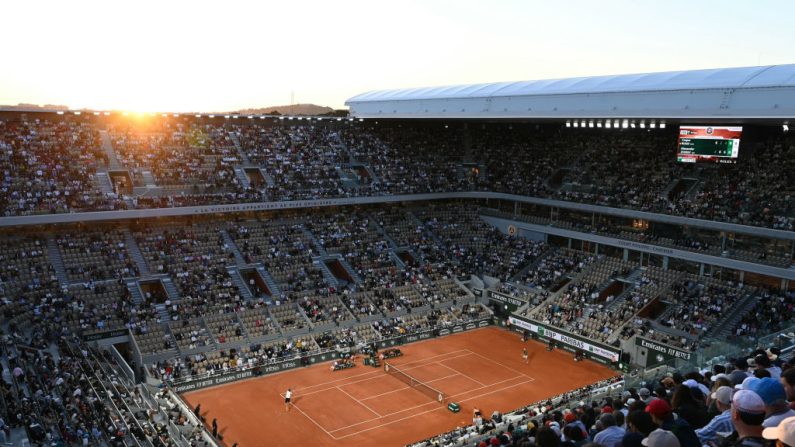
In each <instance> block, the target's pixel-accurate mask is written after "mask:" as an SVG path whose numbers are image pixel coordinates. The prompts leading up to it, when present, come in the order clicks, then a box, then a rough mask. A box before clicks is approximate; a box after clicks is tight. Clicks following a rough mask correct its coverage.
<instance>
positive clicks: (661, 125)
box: [660, 121, 665, 129]
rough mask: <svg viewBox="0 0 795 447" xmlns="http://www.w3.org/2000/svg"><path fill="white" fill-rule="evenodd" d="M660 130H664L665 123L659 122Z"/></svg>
mask: <svg viewBox="0 0 795 447" xmlns="http://www.w3.org/2000/svg"><path fill="white" fill-rule="evenodd" d="M660 129H665V121H662V122H660Z"/></svg>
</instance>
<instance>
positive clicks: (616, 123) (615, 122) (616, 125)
mask: <svg viewBox="0 0 795 447" xmlns="http://www.w3.org/2000/svg"><path fill="white" fill-rule="evenodd" d="M613 127H615V128H616V129H618V120H615V121H613Z"/></svg>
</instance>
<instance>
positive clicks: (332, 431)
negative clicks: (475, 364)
mask: <svg viewBox="0 0 795 447" xmlns="http://www.w3.org/2000/svg"><path fill="white" fill-rule="evenodd" d="M521 378H522V376H516V377H511V378H510V379H505V380H501V381H499V382H496V383H493V384H491V385H488V386H484V387H480V388H473V389H471V390H467V391H464V392H461V393H458V394H454V395H452V396H448V399H452V398H454V397H456V396H463V395H464V394H467V393H471V392H472V391H477V390H482V389H483V388H488V387H491V386H494V385H498V384H500V383H505V382H509V381H511V380H516V379H521ZM533 380H535V379H531V380H526V381H525V382H532V381H533ZM525 382H522V383H525ZM512 386H515V385H512ZM431 404H434V405H436V402H426V403H424V404H420V405H415V406H413V407H407V408H404V409H402V410H400V411H395V412H392V413H389V414H385V415H384V416H382V417H383V418H386V417H389V416H393V415H396V414H400V413H405V412H407V411H409V410H414V409H415V408H422V407H426V406H428V405H431ZM426 413H427V412H426ZM419 414H425V413H419ZM375 420H377V418H376V419H368V420H366V421H362V422H357V423H355V424H351V425H348V426H345V427H341V428H337V429H334V430H331V433H334V432H337V431H340V430H344V429H346V428H351V427H356V426H357V425H362V424H366V423H367V422H373V421H375ZM401 420H402V419H401Z"/></svg>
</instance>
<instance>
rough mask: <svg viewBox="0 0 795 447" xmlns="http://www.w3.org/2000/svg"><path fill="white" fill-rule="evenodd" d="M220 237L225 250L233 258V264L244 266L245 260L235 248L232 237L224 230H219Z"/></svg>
mask: <svg viewBox="0 0 795 447" xmlns="http://www.w3.org/2000/svg"><path fill="white" fill-rule="evenodd" d="M220 233H221V237H222V238H223V239H224V245H225V248H226V250H228V251H231V252H232V255H234V257H235V263H237V265H246V259H245V258H244V257H243V254H242V253H240V249H238V248H237V244H235V241H234V239H232V236H230V235H229V232H228V231H226V230H220Z"/></svg>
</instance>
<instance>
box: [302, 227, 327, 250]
mask: <svg viewBox="0 0 795 447" xmlns="http://www.w3.org/2000/svg"><path fill="white" fill-rule="evenodd" d="M303 232H304V236H306V237H307V238H308V239H309V240H310V241H312V245H314V247H315V249H316V250H317V254H318V255H320V256H326V255H328V253H326V249H325V248H324V247H323V246H322V245H321V244H320V241H318V240H317V238H316V237H315V235H314V234H312V232H311V231H309V230H307V229H306V228H304V229H303Z"/></svg>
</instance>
